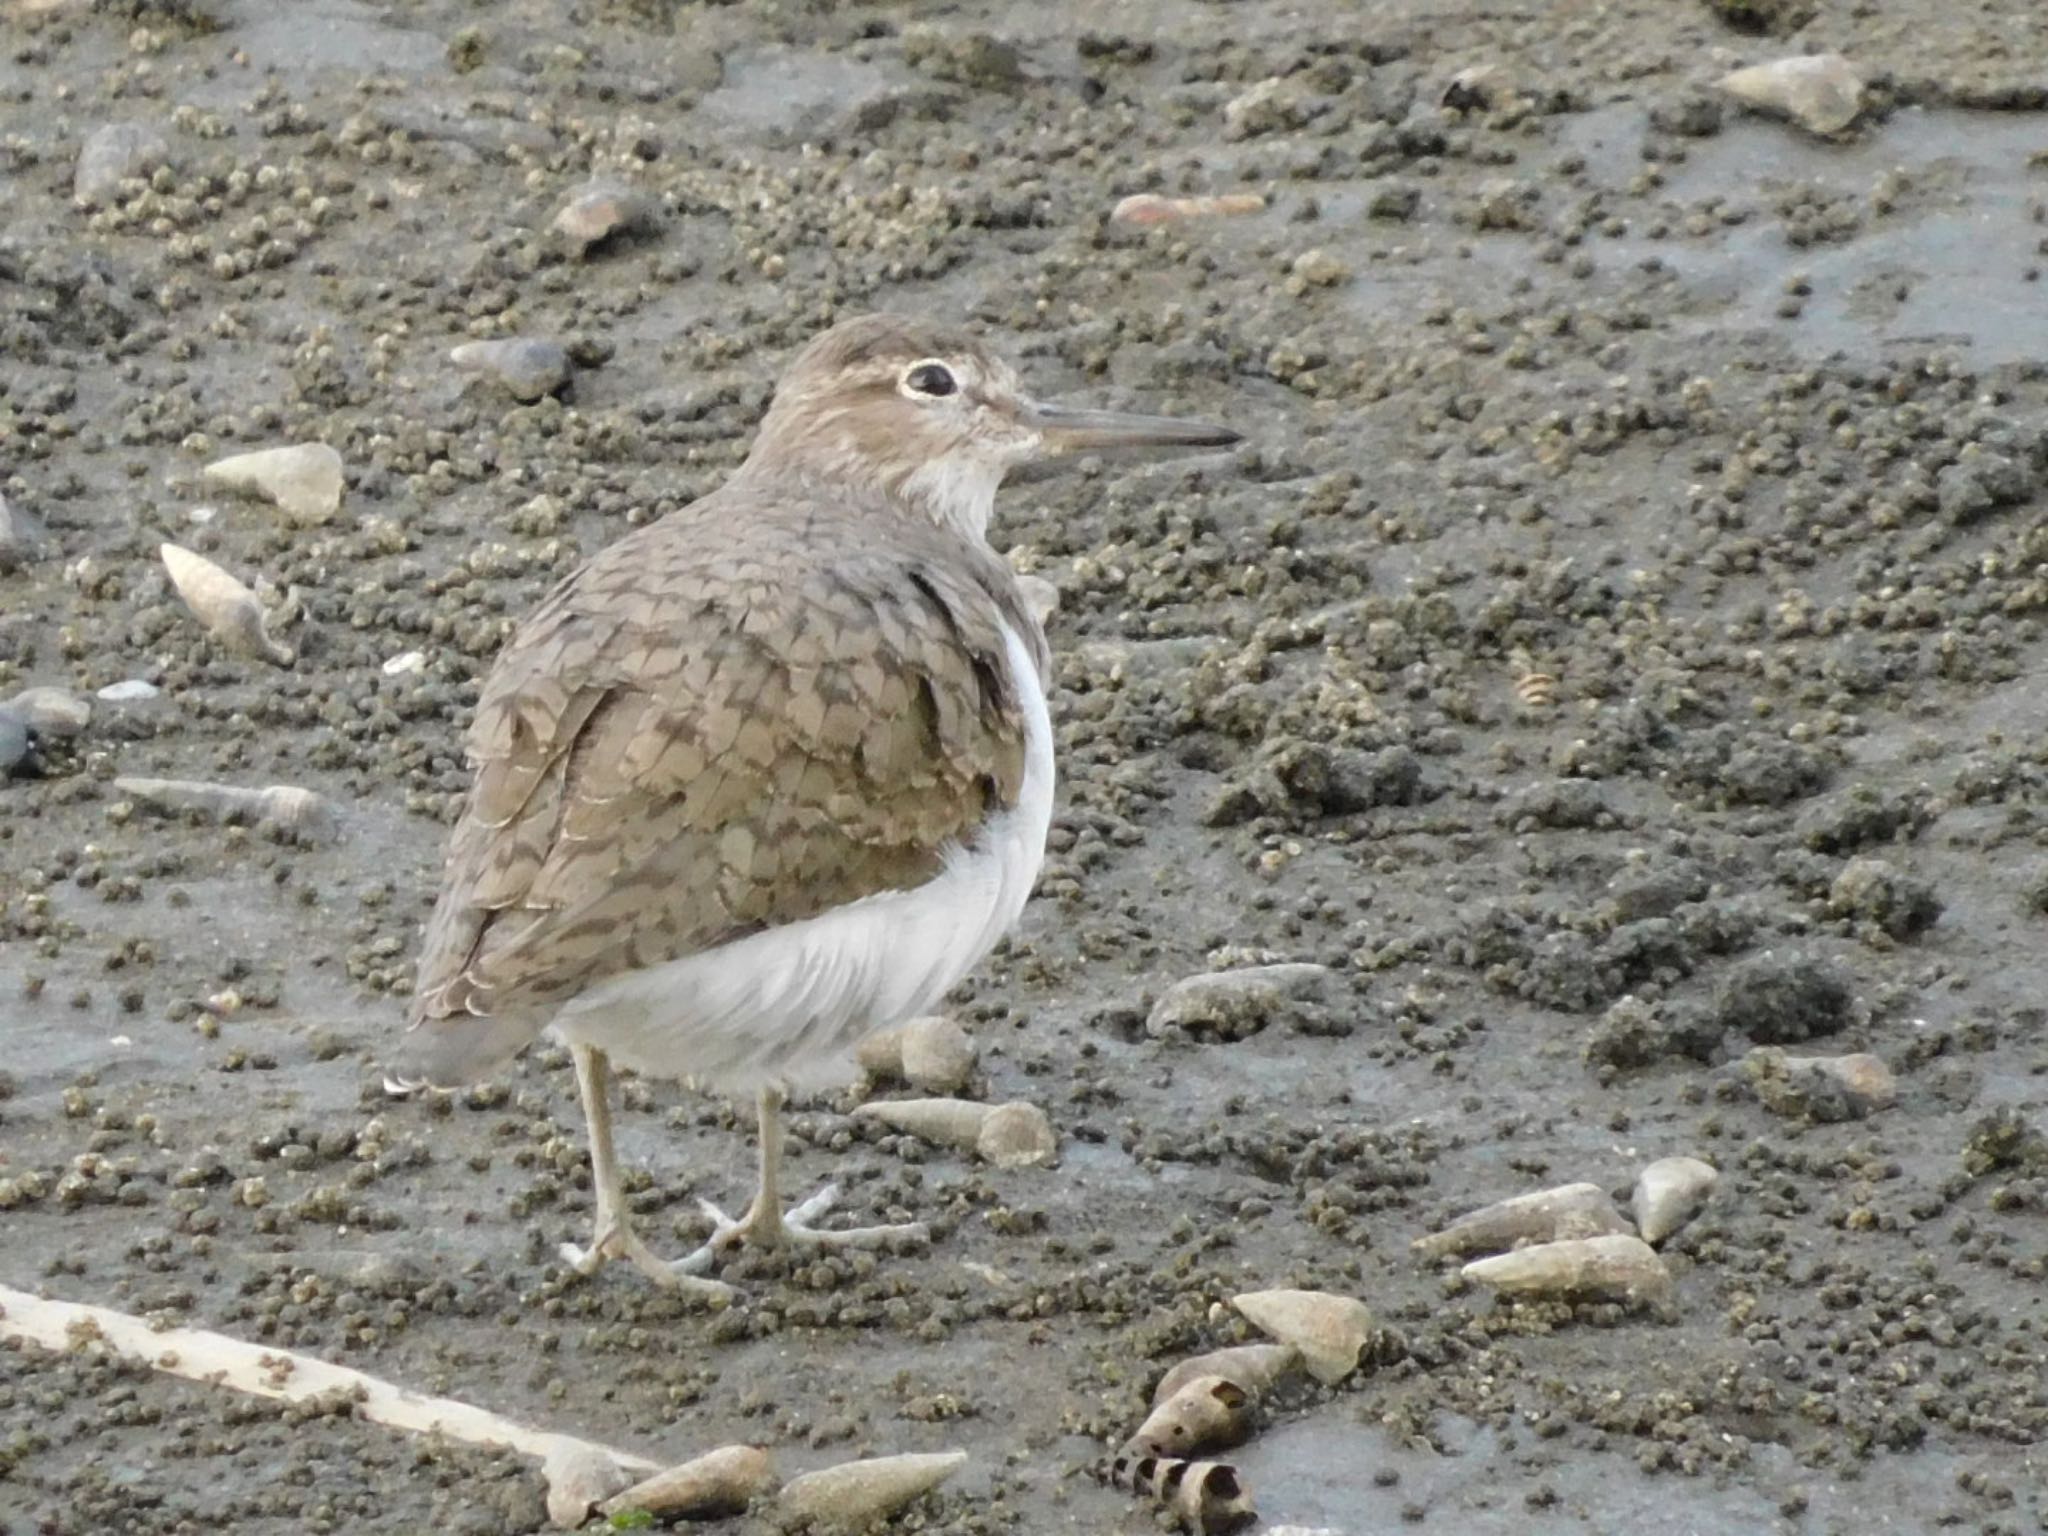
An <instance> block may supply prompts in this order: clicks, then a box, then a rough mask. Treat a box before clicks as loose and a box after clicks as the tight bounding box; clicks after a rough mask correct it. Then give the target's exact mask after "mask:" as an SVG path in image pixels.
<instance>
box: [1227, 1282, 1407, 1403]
mask: <svg viewBox="0 0 2048 1536" xmlns="http://www.w3.org/2000/svg"><path fill="white" fill-rule="evenodd" d="M1230 1304H1231V1305H1232V1306H1233V1307H1235V1308H1237V1310H1238V1311H1239V1312H1240V1313H1242V1314H1243V1315H1244V1317H1245V1319H1246V1321H1248V1322H1250V1323H1251V1324H1252V1326H1253V1327H1255V1328H1257V1329H1259V1330H1260V1331H1262V1332H1264V1333H1266V1334H1268V1335H1270V1336H1271V1337H1273V1338H1275V1339H1278V1340H1279V1341H1280V1342H1281V1343H1282V1344H1292V1345H1293V1346H1294V1347H1295V1348H1296V1349H1298V1350H1300V1351H1301V1361H1302V1364H1303V1365H1305V1366H1306V1367H1308V1373H1309V1374H1310V1375H1311V1376H1313V1377H1315V1379H1316V1380H1317V1381H1321V1382H1337V1381H1342V1380H1343V1379H1344V1378H1345V1377H1346V1376H1349V1375H1350V1374H1351V1373H1352V1372H1353V1371H1354V1370H1356V1369H1357V1368H1358V1355H1359V1351H1361V1350H1362V1349H1364V1348H1365V1346H1366V1344H1367V1342H1368V1341H1370V1340H1371V1338H1372V1312H1371V1310H1370V1309H1369V1308H1368V1307H1367V1306H1366V1304H1365V1303H1364V1302H1362V1301H1359V1300H1357V1299H1356V1298H1355V1297H1351V1296H1336V1295H1332V1294H1331V1293H1330V1292H1328V1291H1247V1292H1246V1293H1245V1294H1244V1295H1242V1296H1233V1297H1231V1298H1230Z"/></svg>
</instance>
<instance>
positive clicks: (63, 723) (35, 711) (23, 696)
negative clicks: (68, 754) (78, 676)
mask: <svg viewBox="0 0 2048 1536" xmlns="http://www.w3.org/2000/svg"><path fill="white" fill-rule="evenodd" d="M7 708H8V709H9V710H10V711H12V712H13V713H14V714H15V715H17V716H19V717H20V718H21V720H22V721H23V722H25V723H26V724H27V726H28V728H29V729H30V730H32V731H34V732H35V733H36V734H37V735H39V736H76V735H77V734H78V733H79V732H81V731H83V730H84V729H85V728H86V727H87V726H88V725H90V724H92V705H91V704H89V703H87V702H86V701H85V700H84V699H81V698H80V697H79V696H78V695H77V694H75V693H72V692H71V691H70V690H69V689H65V688H24V689H22V691H21V692H20V693H17V694H16V695H15V696H14V697H13V699H11V700H10V701H9V702H8V705H7Z"/></svg>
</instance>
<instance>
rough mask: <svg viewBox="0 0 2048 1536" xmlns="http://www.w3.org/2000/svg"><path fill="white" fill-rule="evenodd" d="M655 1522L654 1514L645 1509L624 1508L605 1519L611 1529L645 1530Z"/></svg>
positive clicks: (606, 1527) (607, 1526)
mask: <svg viewBox="0 0 2048 1536" xmlns="http://www.w3.org/2000/svg"><path fill="white" fill-rule="evenodd" d="M653 1524H654V1516H653V1514H652V1513H650V1512H649V1511H647V1510H644V1509H622V1510H620V1511H619V1512H618V1513H617V1514H615V1515H613V1516H612V1517H611V1519H609V1520H607V1521H605V1529H606V1530H610V1531H644V1530H647V1529H649V1528H650V1527H651V1526H653Z"/></svg>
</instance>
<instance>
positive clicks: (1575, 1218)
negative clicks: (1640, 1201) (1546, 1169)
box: [1409, 1184, 1629, 1259]
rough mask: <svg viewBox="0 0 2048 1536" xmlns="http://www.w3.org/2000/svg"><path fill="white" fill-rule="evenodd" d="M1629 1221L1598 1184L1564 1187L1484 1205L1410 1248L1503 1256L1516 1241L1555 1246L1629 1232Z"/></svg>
mask: <svg viewBox="0 0 2048 1536" xmlns="http://www.w3.org/2000/svg"><path fill="white" fill-rule="evenodd" d="M1628 1229H1629V1227H1628V1223H1627V1222H1626V1221H1624V1220H1623V1219H1622V1216H1621V1213H1620V1212H1619V1211H1617V1210H1616V1209H1615V1208H1614V1202H1613V1201H1612V1200H1610V1199H1609V1198H1608V1197H1607V1191H1606V1190H1604V1189H1602V1188H1601V1187H1600V1186H1599V1185H1598V1184H1560V1185H1559V1186H1558V1187H1557V1188H1555V1189H1539V1190H1537V1191H1535V1192H1534V1193H1533V1194H1527V1195H1516V1196H1514V1197H1513V1198H1512V1199H1508V1200H1496V1201H1495V1202H1494V1203H1493V1204H1492V1205H1487V1206H1481V1207H1480V1208H1479V1209H1478V1210H1476V1211H1473V1212H1472V1213H1471V1214H1469V1215H1466V1216H1460V1217H1459V1218H1458V1219H1457V1220H1456V1221H1454V1222H1452V1223H1451V1224H1450V1225H1449V1226H1448V1227H1445V1228H1444V1229H1443V1230H1442V1231H1441V1232H1432V1233H1431V1234H1430V1235H1429V1236H1427V1237H1418V1238H1416V1239H1415V1241H1414V1242H1413V1243H1412V1244H1410V1245H1409V1246H1410V1247H1412V1248H1413V1249H1414V1250H1415V1251H1416V1252H1417V1253H1419V1254H1421V1255H1422V1256H1423V1257H1424V1258H1429V1259H1447V1258H1463V1257H1464V1256H1465V1255H1467V1254H1472V1253H1503V1252H1505V1251H1506V1250H1508V1249H1510V1248H1512V1247H1514V1246H1515V1245H1516V1244H1518V1243H1554V1242H1557V1241H1559V1240H1561V1239H1564V1238H1570V1237H1601V1236H1604V1235H1605V1234H1607V1233H1610V1232H1626V1231H1628Z"/></svg>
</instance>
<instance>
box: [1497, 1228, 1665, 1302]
mask: <svg viewBox="0 0 2048 1536" xmlns="http://www.w3.org/2000/svg"><path fill="white" fill-rule="evenodd" d="M1460 1273H1461V1274H1463V1275H1464V1276H1465V1278H1466V1279H1468V1280H1476V1281H1478V1282H1479V1283H1480V1284H1481V1285H1490V1286H1492V1287H1493V1288H1494V1289H1495V1290H1497V1291H1500V1292H1501V1293H1503V1294H1504V1295H1508V1296H1585V1297H1598V1298H1602V1299H1605V1300H1610V1301H1625V1302H1630V1303H1632V1304H1635V1305H1638V1306H1643V1305H1650V1306H1664V1305H1667V1304H1668V1303H1669V1302H1670V1301H1671V1300H1672V1298H1673V1295H1674V1291H1675V1288H1674V1286H1673V1285H1672V1281H1671V1271H1670V1270H1668V1269H1666V1268H1665V1267H1664V1261H1663V1260H1662V1259H1660V1258H1658V1257H1657V1250H1656V1249H1654V1248H1652V1247H1651V1246H1650V1245H1649V1244H1648V1243H1646V1242H1644V1241H1643V1240H1642V1239H1641V1238H1640V1237H1629V1236H1626V1235H1624V1234H1620V1233H1616V1234H1613V1235H1610V1236H1607V1237H1581V1238H1568V1239H1566V1240H1565V1241H1563V1242H1558V1243H1537V1244H1535V1245H1534V1246H1533V1247H1529V1248H1517V1249H1516V1250H1515V1251H1514V1252H1513V1253H1503V1254H1500V1255H1498V1256H1497V1257H1494V1258H1491V1259H1475V1260H1473V1261H1472V1262H1471V1263H1470V1264H1467V1265H1466V1266H1465V1267H1464V1269H1463V1270H1461V1271H1460Z"/></svg>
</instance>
